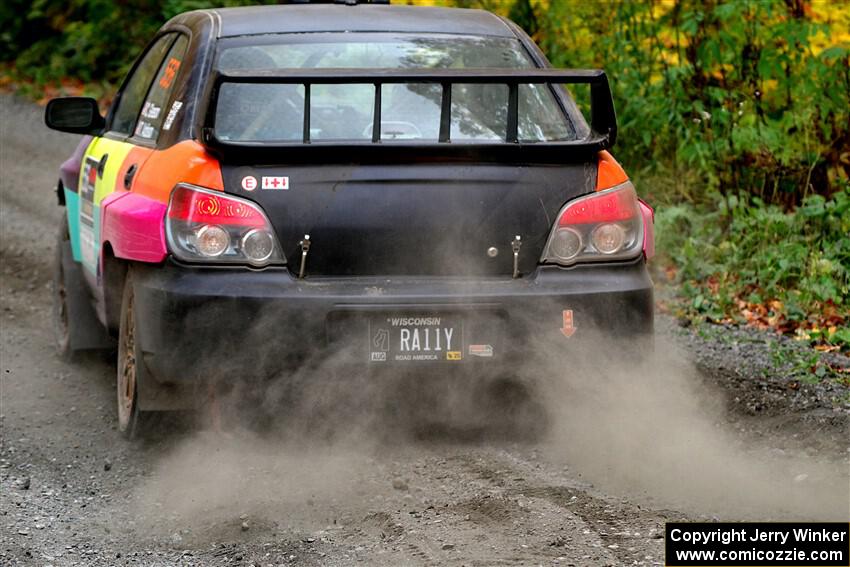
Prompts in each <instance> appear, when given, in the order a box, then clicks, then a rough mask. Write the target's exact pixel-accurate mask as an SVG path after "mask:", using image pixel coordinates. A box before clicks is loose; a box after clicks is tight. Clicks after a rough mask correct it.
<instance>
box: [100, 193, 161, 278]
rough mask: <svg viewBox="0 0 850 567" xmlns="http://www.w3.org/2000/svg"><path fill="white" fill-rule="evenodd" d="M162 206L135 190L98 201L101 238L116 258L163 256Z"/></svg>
mask: <svg viewBox="0 0 850 567" xmlns="http://www.w3.org/2000/svg"><path fill="white" fill-rule="evenodd" d="M165 209H166V205H165V204H164V203H160V202H159V201H155V200H153V199H151V198H149V197H143V196H142V195H137V194H136V193H130V192H125V191H116V192H115V193H112V194H111V195H109V196H108V197H106V198H105V199H104V200H103V202H102V203H101V238H102V241H103V242H109V244H110V245H112V251H113V252H114V253H115V256H116V257H118V258H123V259H125V260H136V261H138V262H152V263H158V262H162V261H163V260H164V259H165V256H166V254H167V253H168V249H167V248H166V245H165V228H164V223H163V219H165Z"/></svg>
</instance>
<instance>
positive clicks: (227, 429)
mask: <svg viewBox="0 0 850 567" xmlns="http://www.w3.org/2000/svg"><path fill="white" fill-rule="evenodd" d="M554 312H555V313H559V311H557V310H555V311H554ZM260 330H261V331H262V329H260ZM559 338H560V339H561V340H555V341H553V342H552V343H550V344H546V343H545V342H541V341H538V342H536V343H535V347H534V348H533V349H531V350H529V351H528V352H527V353H526V354H527V356H523V357H522V358H521V366H519V367H514V366H511V367H508V366H505V365H504V363H502V364H499V365H496V366H491V367H484V366H480V365H479V366H475V367H474V368H476V371H475V372H473V373H469V372H466V373H462V374H451V375H450V374H447V373H446V371H443V370H441V372H440V373H439V374H440V375H439V376H431V375H428V376H426V375H424V374H423V373H422V372H419V370H418V369H412V370H410V371H405V372H399V371H398V370H394V371H392V372H384V373H382V374H380V375H378V374H375V373H374V372H372V371H370V370H368V369H367V368H366V365H352V364H351V363H350V361H351V360H352V358H354V359H357V357H356V354H355V353H352V352H350V351H346V350H345V349H342V350H340V351H338V352H337V354H336V355H334V356H333V357H331V358H324V357H325V354H321V355H318V354H317V355H316V358H314V359H311V360H306V361H302V362H301V363H300V365H299V368H300V370H298V371H296V372H295V373H292V374H280V377H279V378H278V379H277V380H272V381H270V382H264V383H262V384H257V383H254V384H253V385H252V384H250V383H246V384H245V385H243V386H241V387H235V388H232V389H229V390H225V389H221V390H219V394H218V396H219V398H218V401H217V403H219V405H220V408H221V412H220V414H221V421H222V423H223V424H224V425H223V431H216V430H215V429H216V428H215V427H212V426H211V424H210V423H209V422H207V423H206V425H205V426H204V427H202V428H201V430H200V431H195V432H192V433H189V434H188V435H187V436H186V437H184V438H183V439H177V440H176V441H175V442H173V443H172V444H171V447H170V448H169V449H167V450H166V451H165V452H164V454H162V455H160V456H157V457H156V464H155V465H154V466H153V471H152V474H150V475H149V476H148V477H147V479H146V481H145V482H144V483H143V484H142V485H141V486H139V487H138V490H137V491H136V499H135V500H136V502H137V503H138V514H137V517H138V521H139V522H140V523H141V524H144V525H146V526H147V527H148V528H149V529H153V530H160V531H162V530H166V531H171V530H173V529H174V527H175V526H195V528H197V529H200V527H201V526H206V528H204V529H211V528H209V527H210V526H215V525H216V524H217V523H218V524H219V525H221V526H224V527H226V528H227V529H233V525H231V524H234V523H235V525H236V526H238V524H239V521H241V520H240V519H241V518H250V519H251V520H250V521H253V522H262V521H263V520H262V519H263V518H280V517H281V514H282V513H283V516H284V517H286V518H287V520H286V521H287V522H290V523H291V524H293V525H294V526H295V527H296V528H304V529H308V530H316V529H322V528H323V527H325V525H326V524H330V523H332V522H333V521H334V520H333V518H334V517H336V516H338V514H339V510H341V509H349V510H351V509H356V510H360V511H363V510H365V508H363V506H366V504H364V502H366V501H368V499H369V498H373V497H375V495H376V494H379V493H380V492H381V491H383V490H385V489H386V486H385V485H386V484H387V479H386V478H383V479H382V480H378V478H379V476H380V475H379V474H378V475H377V476H376V474H374V473H375V471H377V470H380V468H381V467H382V466H383V465H382V462H385V459H384V457H382V455H383V454H385V453H386V454H394V455H396V457H397V456H398V454H399V451H401V452H404V451H410V452H412V453H413V454H415V452H416V451H417V446H419V448H420V450H421V449H422V447H423V436H424V437H425V438H427V440H428V441H427V446H428V450H439V448H437V449H434V444H433V440H434V439H437V441H438V446H439V443H449V444H451V443H457V442H458V441H459V440H460V441H462V442H464V443H468V442H469V440H470V438H472V439H474V440H475V442H477V443H480V444H490V443H493V444H499V443H503V442H508V443H521V444H525V445H527V444H534V445H536V446H538V447H540V448H541V451H540V453H541V456H543V457H544V459H545V460H546V461H548V462H549V463H550V464H551V465H552V466H553V468H556V467H557V468H560V467H562V466H563V465H567V466H568V467H569V468H570V469H571V470H573V471H575V472H578V473H579V474H581V476H582V479H583V480H585V481H588V482H590V483H592V484H593V485H594V486H597V487H599V488H601V489H602V490H603V491H606V492H609V493H612V494H616V495H618V496H622V497H628V498H629V499H631V500H633V501H635V502H645V503H647V504H648V505H649V506H650V507H653V508H666V509H671V510H677V511H681V512H682V513H685V514H687V515H690V516H696V517H700V516H708V517H717V518H718V519H722V520H744V519H758V520H771V519H773V520H777V519H815V520H841V521H843V520H846V519H847V516H848V510H850V504H848V502H850V496H848V491H850V485H848V473H847V464H846V462H835V461H829V460H823V461H818V460H816V459H814V458H812V457H811V456H807V455H804V454H796V453H793V452H791V451H788V450H785V451H784V452H782V453H781V454H778V453H777V452H776V451H774V450H772V448H771V446H770V442H769V440H767V441H765V443H764V445H760V444H758V442H756V441H753V440H752V439H743V438H742V437H741V436H740V435H736V434H735V432H734V431H732V430H731V429H730V427H729V425H728V423H727V420H726V416H725V414H724V407H723V404H722V402H721V400H722V393H721V392H719V391H716V390H715V389H712V388H711V387H709V386H706V385H704V381H703V380H702V379H701V378H700V376H699V374H698V372H697V370H696V369H695V367H694V366H693V365H692V364H690V363H689V362H688V361H687V358H686V356H685V355H684V354H682V353H680V352H677V351H676V349H675V348H674V347H673V346H672V345H668V344H664V343H663V342H656V344H655V348H654V352H653V350H652V349H650V348H647V345H646V343H642V344H641V345H640V346H639V347H638V346H637V345H635V344H634V343H631V346H629V344H630V343H624V342H620V343H614V344H612V343H611V342H610V341H609V340H608V339H610V337H609V336H608V335H606V334H604V333H597V334H594V333H593V332H591V331H590V330H589V329H588V328H586V327H582V328H581V332H580V334H577V335H576V336H575V337H573V338H572V339H570V342H569V343H565V342H564V341H563V337H559ZM656 340H657V341H662V340H663V339H661V338H657V339H656ZM242 344H245V343H242ZM565 345H567V346H565ZM267 356H270V357H274V356H275V354H274V353H271V354H268V355H267ZM361 358H362V357H361ZM255 362H257V363H258V364H260V365H262V364H264V363H265V362H267V361H264V360H257V361H255ZM241 364H242V362H240V363H239V365H241ZM239 365H234V367H233V368H227V369H219V374H221V375H223V376H238V372H239ZM481 368H492V369H494V370H495V371H494V372H487V375H484V373H482V372H481V371H480V369H481ZM428 370H429V369H427V368H426V369H425V371H426V372H427V371H428ZM443 374H445V375H443ZM491 374H492V375H491ZM507 376H511V377H512V379H513V380H507V379H506V377H507ZM494 378H495V379H494ZM231 382H232V381H231ZM206 413H209V412H208V410H207V411H206ZM207 421H209V420H207ZM458 432H465V433H462V434H459V433H458ZM470 432H472V433H471V436H470ZM792 433H793V432H787V434H789V435H790V434H792ZM459 435H460V437H459ZM400 448H403V449H400ZM402 458H403V457H402ZM364 479H365V480H364ZM369 479H371V480H369ZM369 482H378V483H380V484H381V486H375V487H370V486H369ZM228 526H229V527H228ZM222 529H224V528H222Z"/></svg>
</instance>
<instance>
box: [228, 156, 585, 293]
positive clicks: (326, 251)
mask: <svg viewBox="0 0 850 567" xmlns="http://www.w3.org/2000/svg"><path fill="white" fill-rule="evenodd" d="M222 163H223V165H222V169H223V176H224V185H225V190H226V191H227V192H228V193H232V194H234V195H239V196H240V197H244V198H248V199H251V200H254V201H256V202H257V203H259V204H260V205H261V206H262V207H263V209H264V210H265V211H266V213H267V215H268V216H269V219H270V220H271V222H272V224H273V225H274V229H275V232H276V234H277V237H278V239H279V242H280V244H281V246H282V247H283V250H284V253H285V254H286V257H287V258H288V260H289V264H290V269H291V270H292V271H293V272H297V271H298V266H299V263H300V257H301V249H300V247H299V242H300V241H301V240H302V239H303V238H304V235H305V234H309V235H310V241H311V247H310V250H309V255H308V261H307V274H308V275H310V276H319V275H324V276H360V275H402V274H403V275H422V276H430V275H434V276H473V275H475V276H500V275H510V274H512V272H513V251H512V248H511V242H512V240H514V238H515V237H516V236H520V237H521V242H522V245H521V248H520V253H519V268H520V271H521V272H522V273H529V272H531V271H533V270H534V268H535V266H536V265H537V262H538V260H539V258H540V255H541V253H542V250H543V247H544V245H545V243H546V239H547V237H548V235H549V233H550V231H551V229H552V225H553V223H554V222H555V219H556V216H557V214H558V211H559V210H560V208H561V207H562V206H563V204H564V203H565V202H566V201H567V200H569V199H571V198H573V197H576V196H578V195H581V194H584V193H588V192H590V191H592V190H593V187H594V185H595V182H596V164H595V163H592V162H591V163H587V162H583V163H575V164H569V165H533V166H529V165H518V164H503V165H502V164H493V163H484V164H481V163H477V164H476V163H424V164H423V163H398V162H394V163H390V164H369V165H363V164H361V165H340V164H327V165H322V164H310V165H287V166H259V167H251V166H240V165H235V164H234V165H228V162H227V160H226V159H225V160H223V162H222ZM246 176H252V177H254V178H256V180H257V185H258V187H257V188H256V189H253V190H250V191H247V190H245V189H243V188H242V180H243V178H245V177H246ZM264 177H266V178H268V179H269V181H271V180H272V179H274V178H281V177H285V178H287V179H288V189H285V190H283V189H262V188H261V187H262V185H263V181H262V180H263V178H264ZM269 184H270V183H269Z"/></svg>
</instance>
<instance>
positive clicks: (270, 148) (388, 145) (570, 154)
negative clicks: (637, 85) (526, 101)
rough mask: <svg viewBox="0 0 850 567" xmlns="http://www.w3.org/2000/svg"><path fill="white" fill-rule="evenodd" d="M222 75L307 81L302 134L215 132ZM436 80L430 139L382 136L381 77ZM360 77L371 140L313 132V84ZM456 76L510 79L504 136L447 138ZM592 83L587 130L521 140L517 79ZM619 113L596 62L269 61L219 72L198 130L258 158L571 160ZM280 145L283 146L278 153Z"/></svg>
mask: <svg viewBox="0 0 850 567" xmlns="http://www.w3.org/2000/svg"><path fill="white" fill-rule="evenodd" d="M224 83H241V84H288V85H303V87H304V123H303V136H302V139H301V141H300V142H298V141H295V142H292V141H233V140H222V139H220V138H218V137H217V136H216V132H215V117H216V107H217V104H218V95H219V92H220V90H221V87H222V85H223V84H224ZM408 83H413V84H417V83H418V84H426V83H428V84H439V85H441V86H442V98H441V110H440V131H439V138H438V140H437V141H436V142H434V141H420V140H413V141H411V140H405V141H396V140H392V141H390V140H382V139H381V127H380V126H381V86H382V85H386V84H408ZM341 84H346V85H348V84H350V85H361V84H367V85H369V84H371V85H374V87H375V95H374V111H373V115H374V116H373V118H374V121H373V124H372V139H371V140H338V141H337V140H329V141H324V140H322V141H313V140H311V139H310V90H311V87H312V86H313V85H341ZM455 84H503V85H507V87H508V112H507V124H506V128H505V132H506V135H505V140H504V142H454V143H453V142H452V140H451V104H452V100H451V98H452V89H451V86H452V85H455ZM523 84H550V85H554V84H589V85H590V108H591V118H590V129H591V131H590V133H589V135H587V136H586V137H584V138H582V139H578V140H570V141H552V142H527V141H522V140H519V138H518V125H519V119H518V116H519V85H523ZM616 137H617V119H616V115H615V112H614V102H613V99H612V97H611V87H610V85H609V84H608V77H607V76H606V75H605V72H604V71H602V70H601V69H268V70H253V69H252V70H233V71H226V72H221V71H219V72H216V73H215V75H214V79H213V86H212V91H211V93H210V97H209V106H208V107H207V115H206V120H205V124H204V127H203V130H202V140H203V142H204V144H205V145H206V146H207V147H209V148H210V149H211V150H213V151H214V152H216V153H222V154H226V155H228V156H234V157H237V156H238V155H240V154H241V155H244V156H246V157H247V155H248V154H250V155H251V156H252V157H253V158H254V159H255V160H256V159H257V158H261V156H262V154H265V153H267V152H268V153H272V154H275V155H276V159H277V160H280V159H281V157H284V156H285V158H286V159H287V161H288V160H290V159H291V160H292V161H293V162H295V161H312V160H320V161H326V160H327V159H328V157H329V156H334V157H336V158H340V157H341V156H345V157H344V159H345V160H346V161H349V160H350V161H362V160H369V159H377V160H384V159H388V158H392V157H394V156H395V157H405V156H406V157H407V158H408V159H409V158H434V159H476V160H483V161H503V160H508V161H531V162H545V163H561V162H569V161H573V160H574V159H575V158H577V157H579V156H582V157H584V156H587V155H589V154H594V153H596V152H599V151H601V150H604V149H606V148H609V147H611V146H612V145H614V142H615V141H616ZM281 150H285V152H283V153H281Z"/></svg>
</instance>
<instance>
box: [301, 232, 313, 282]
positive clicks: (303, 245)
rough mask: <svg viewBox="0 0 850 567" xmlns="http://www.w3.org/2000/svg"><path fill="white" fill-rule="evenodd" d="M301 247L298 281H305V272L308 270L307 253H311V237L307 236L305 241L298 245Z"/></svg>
mask: <svg viewBox="0 0 850 567" xmlns="http://www.w3.org/2000/svg"><path fill="white" fill-rule="evenodd" d="M298 245H299V246H300V247H301V268H300V269H299V270H298V279H299V280H303V279H304V272H305V271H306V269H307V252H309V251H310V235H309V234H305V235H304V240H302V241H301V242H299V243H298Z"/></svg>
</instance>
